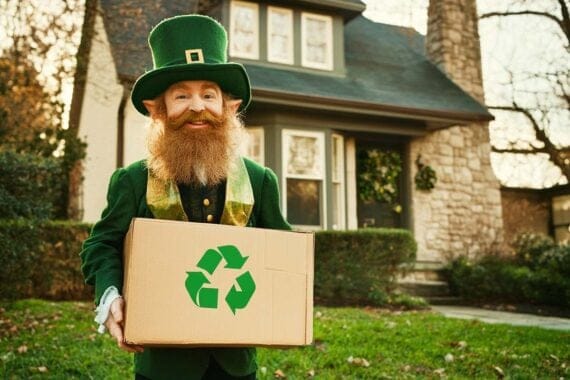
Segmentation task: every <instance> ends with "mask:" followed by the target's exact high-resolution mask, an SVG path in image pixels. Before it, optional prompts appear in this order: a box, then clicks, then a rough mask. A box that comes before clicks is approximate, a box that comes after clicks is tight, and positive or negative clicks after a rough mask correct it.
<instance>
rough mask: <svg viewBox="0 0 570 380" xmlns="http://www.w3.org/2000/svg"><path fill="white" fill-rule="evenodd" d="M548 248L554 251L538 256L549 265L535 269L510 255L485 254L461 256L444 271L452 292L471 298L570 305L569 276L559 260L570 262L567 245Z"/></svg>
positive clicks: (475, 299)
mask: <svg viewBox="0 0 570 380" xmlns="http://www.w3.org/2000/svg"><path fill="white" fill-rule="evenodd" d="M560 251H564V252H565V253H560ZM547 252H552V253H551V254H550V255H546V254H543V255H537V257H538V258H537V260H538V261H539V262H542V263H549V265H544V266H542V267H537V268H535V269H533V268H531V267H529V266H525V265H521V263H520V262H519V261H513V260H509V259H508V258H497V257H492V256H485V257H483V258H481V259H480V260H479V261H477V262H470V261H469V260H468V259H467V258H466V257H459V258H457V259H455V260H453V261H452V262H451V263H450V264H449V265H448V266H447V268H446V271H445V273H446V275H447V280H448V282H449V287H450V290H451V293H452V294H454V295H457V296H461V297H462V298H464V299H467V300H472V301H495V302H517V303H533V304H543V305H554V306H562V307H566V306H570V277H568V275H567V274H565V273H563V272H562V271H561V266H559V264H558V262H559V261H560V260H562V261H563V262H564V263H567V261H566V260H568V254H567V253H568V248H567V246H566V247H559V248H556V249H554V250H549V251H547ZM555 252H556V253H555Z"/></svg>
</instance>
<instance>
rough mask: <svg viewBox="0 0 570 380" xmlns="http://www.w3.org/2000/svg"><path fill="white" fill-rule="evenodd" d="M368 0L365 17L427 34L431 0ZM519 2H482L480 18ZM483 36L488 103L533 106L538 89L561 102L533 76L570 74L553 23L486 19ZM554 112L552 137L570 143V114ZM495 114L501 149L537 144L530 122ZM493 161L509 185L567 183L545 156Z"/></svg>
mask: <svg viewBox="0 0 570 380" xmlns="http://www.w3.org/2000/svg"><path fill="white" fill-rule="evenodd" d="M363 1H364V2H365V3H366V5H367V9H366V11H365V13H364V15H365V16H366V17H368V18H370V19H372V20H374V21H377V22H383V23H387V24H395V25H402V26H411V27H413V28H414V29H416V30H417V31H418V32H420V33H421V34H424V35H425V34H426V31H427V7H428V3H429V0H363ZM523 2H524V0H523ZM526 3H527V4H530V6H531V7H532V9H535V10H547V11H551V10H552V8H553V7H554V8H555V7H556V1H555V0H533V1H532V2H530V1H526ZM513 4H515V5H516V1H514V0H479V1H478V2H477V5H478V12H479V14H482V13H485V12H490V11H504V10H506V9H507V8H509V7H510V9H516V7H514V5H513ZM513 7H514V8H513ZM479 34H480V40H481V56H482V68H483V82H484V83H483V85H484V89H485V101H486V104H487V105H507V104H510V101H511V99H513V97H514V99H515V100H516V101H517V103H519V104H531V103H533V102H536V101H537V99H536V97H535V96H534V95H532V94H529V92H536V91H540V92H542V93H541V95H540V97H539V99H538V101H540V102H542V103H545V104H547V105H553V104H554V105H555V102H556V100H555V99H553V98H552V97H551V96H550V95H549V91H548V90H549V87H547V86H545V84H544V83H543V82H541V81H540V80H537V79H536V78H528V75H527V73H528V72H529V71H535V70H538V71H540V70H545V69H546V68H550V67H552V64H551V63H552V62H554V64H555V65H556V66H557V67H561V68H562V70H570V60H569V57H568V52H565V50H564V44H563V43H564V39H563V36H562V34H561V33H560V32H558V28H557V27H556V25H555V24H554V23H553V22H551V21H549V20H546V19H544V18H541V17H536V16H517V17H509V18H488V19H483V20H480V22H479ZM521 42H523V43H521ZM511 75H513V77H514V78H515V79H516V80H517V82H519V83H521V85H519V86H518V87H517V89H518V91H517V92H516V93H515V94H513V92H512V90H511V86H508V85H506V84H508V83H509V82H510V77H511ZM569 87H570V84H569ZM549 109H550V110H551V111H550V112H549V113H548V114H547V115H546V116H545V117H546V118H548V119H549V121H550V122H549V124H548V125H549V128H548V129H547V133H548V134H549V135H550V136H551V139H552V140H553V142H555V143H556V144H560V145H565V146H568V145H570V114H569V113H568V111H567V110H566V111H565V112H560V111H559V108H557V107H550V108H549ZM554 111H557V112H554ZM491 112H492V113H493V114H494V115H495V116H496V120H495V121H494V122H492V123H491V124H490V134H491V139H492V141H493V143H494V144H495V146H497V147H506V146H507V145H508V144H512V143H516V144H517V147H524V146H529V143H526V144H525V143H522V144H521V141H522V140H526V141H532V140H533V136H534V132H533V131H532V129H531V126H530V124H529V123H528V121H527V120H526V118H521V117H520V116H518V115H513V114H512V113H501V112H499V111H491ZM491 161H492V165H493V169H494V171H495V174H496V175H497V177H498V178H499V179H500V180H501V182H502V183H503V184H506V185H508V186H515V187H539V188H540V187H551V186H553V185H555V184H557V183H559V184H562V183H566V182H567V181H566V180H565V179H564V178H561V172H560V169H559V168H558V167H556V166H555V165H553V164H552V163H550V162H549V161H548V159H547V158H546V156H544V155H538V156H534V157H532V158H525V157H524V156H521V155H498V154H492V157H491ZM520 173H522V175H521V174H520ZM529 174H530V175H529Z"/></svg>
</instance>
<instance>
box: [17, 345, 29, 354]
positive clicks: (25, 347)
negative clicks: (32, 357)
mask: <svg viewBox="0 0 570 380" xmlns="http://www.w3.org/2000/svg"><path fill="white" fill-rule="evenodd" d="M26 352H28V346H26V345H25V344H24V345H22V346H20V347H18V353H19V354H24V353H26Z"/></svg>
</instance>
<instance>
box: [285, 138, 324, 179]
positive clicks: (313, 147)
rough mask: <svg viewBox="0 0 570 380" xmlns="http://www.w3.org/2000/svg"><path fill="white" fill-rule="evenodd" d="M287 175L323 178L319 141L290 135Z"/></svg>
mask: <svg viewBox="0 0 570 380" xmlns="http://www.w3.org/2000/svg"><path fill="white" fill-rule="evenodd" d="M288 137H289V141H288V144H287V145H286V146H287V147H288V157H289V160H288V161H287V174H291V175H310V176H315V177H321V176H322V171H321V165H320V163H321V155H322V152H321V151H320V148H319V147H320V144H319V139H318V138H317V137H309V136H294V135H289V136H288Z"/></svg>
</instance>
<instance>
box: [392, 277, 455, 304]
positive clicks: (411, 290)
mask: <svg viewBox="0 0 570 380" xmlns="http://www.w3.org/2000/svg"><path fill="white" fill-rule="evenodd" d="M398 288H399V289H400V290H401V291H402V292H404V293H408V294H410V295H413V296H418V297H423V298H425V299H426V301H428V302H430V299H431V298H441V297H449V296H450V294H449V287H448V285H447V282H445V281H435V280H408V279H401V280H399V281H398ZM430 303H431V302H430Z"/></svg>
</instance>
